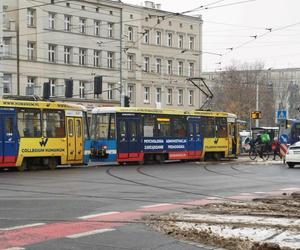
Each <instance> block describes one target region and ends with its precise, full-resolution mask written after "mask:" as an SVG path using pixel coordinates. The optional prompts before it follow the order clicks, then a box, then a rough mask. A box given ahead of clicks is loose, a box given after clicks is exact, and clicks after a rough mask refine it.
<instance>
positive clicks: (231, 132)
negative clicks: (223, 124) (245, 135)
mask: <svg viewBox="0 0 300 250" xmlns="http://www.w3.org/2000/svg"><path fill="white" fill-rule="evenodd" d="M228 144H229V145H228V149H229V154H230V155H233V154H234V155H235V154H236V147H237V140H236V126H235V123H232V122H229V123H228Z"/></svg>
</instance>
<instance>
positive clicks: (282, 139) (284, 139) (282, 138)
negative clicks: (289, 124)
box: [279, 134, 289, 144]
mask: <svg viewBox="0 0 300 250" xmlns="http://www.w3.org/2000/svg"><path fill="white" fill-rule="evenodd" d="M288 138H289V137H288V135H287V134H282V135H280V136H279V142H280V143H282V144H285V143H287V142H288Z"/></svg>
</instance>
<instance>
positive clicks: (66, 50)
mask: <svg viewBox="0 0 300 250" xmlns="http://www.w3.org/2000/svg"><path fill="white" fill-rule="evenodd" d="M64 63H66V64H69V63H71V47H64Z"/></svg>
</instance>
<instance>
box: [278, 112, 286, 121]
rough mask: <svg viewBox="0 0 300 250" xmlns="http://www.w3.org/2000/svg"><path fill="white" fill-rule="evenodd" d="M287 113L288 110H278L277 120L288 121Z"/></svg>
mask: <svg viewBox="0 0 300 250" xmlns="http://www.w3.org/2000/svg"><path fill="white" fill-rule="evenodd" d="M286 119H287V111H286V110H277V120H286Z"/></svg>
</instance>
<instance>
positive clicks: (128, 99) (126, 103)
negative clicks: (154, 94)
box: [124, 95, 130, 107]
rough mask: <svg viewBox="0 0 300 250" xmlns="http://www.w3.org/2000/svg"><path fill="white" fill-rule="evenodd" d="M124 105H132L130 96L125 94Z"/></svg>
mask: <svg viewBox="0 0 300 250" xmlns="http://www.w3.org/2000/svg"><path fill="white" fill-rule="evenodd" d="M124 107H130V97H129V96H127V95H126V96H124Z"/></svg>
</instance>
